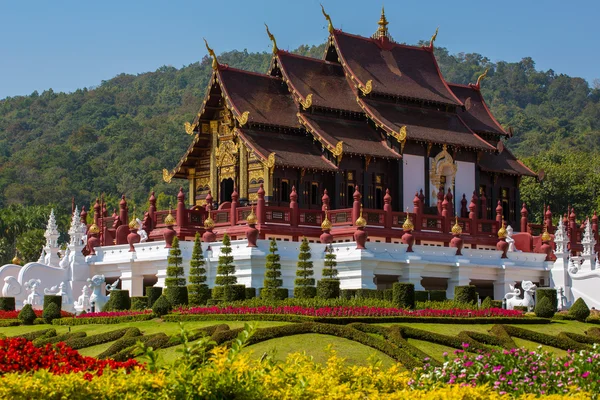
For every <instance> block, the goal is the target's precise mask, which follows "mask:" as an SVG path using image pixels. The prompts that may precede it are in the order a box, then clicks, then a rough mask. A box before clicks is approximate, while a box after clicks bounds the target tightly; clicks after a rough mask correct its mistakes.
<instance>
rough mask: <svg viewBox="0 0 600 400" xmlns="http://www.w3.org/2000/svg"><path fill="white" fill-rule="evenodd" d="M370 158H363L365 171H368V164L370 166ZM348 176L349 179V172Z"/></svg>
mask: <svg viewBox="0 0 600 400" xmlns="http://www.w3.org/2000/svg"><path fill="white" fill-rule="evenodd" d="M371 159H372V158H371V156H365V171H366V170H368V169H369V164H371ZM348 176H349V177H350V172H349V173H348ZM348 179H350V178H348Z"/></svg>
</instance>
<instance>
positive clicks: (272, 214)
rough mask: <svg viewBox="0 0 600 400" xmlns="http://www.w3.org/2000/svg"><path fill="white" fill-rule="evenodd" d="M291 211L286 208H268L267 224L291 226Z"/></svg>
mask: <svg viewBox="0 0 600 400" xmlns="http://www.w3.org/2000/svg"><path fill="white" fill-rule="evenodd" d="M290 214H291V209H290V208H286V207H267V208H266V211H265V222H266V223H278V224H290V222H291V221H290Z"/></svg>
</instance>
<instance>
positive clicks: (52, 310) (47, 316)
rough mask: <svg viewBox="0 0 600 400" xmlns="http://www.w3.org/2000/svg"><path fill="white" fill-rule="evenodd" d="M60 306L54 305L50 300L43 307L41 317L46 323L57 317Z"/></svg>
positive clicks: (58, 316)
mask: <svg viewBox="0 0 600 400" xmlns="http://www.w3.org/2000/svg"><path fill="white" fill-rule="evenodd" d="M60 317H61V315H60V308H58V306H57V305H56V303H54V302H51V303H49V304H48V306H47V307H44V311H43V312H42V318H43V319H44V321H46V323H47V324H51V323H52V321H53V320H55V319H59V318H60Z"/></svg>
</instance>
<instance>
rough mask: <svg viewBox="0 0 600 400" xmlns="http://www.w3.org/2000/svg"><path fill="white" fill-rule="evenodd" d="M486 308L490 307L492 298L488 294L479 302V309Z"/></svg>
mask: <svg viewBox="0 0 600 400" xmlns="http://www.w3.org/2000/svg"><path fill="white" fill-rule="evenodd" d="M488 308H492V299H491V298H490V296H488V297H486V298H485V299H483V301H482V302H481V309H482V310H487V309H488Z"/></svg>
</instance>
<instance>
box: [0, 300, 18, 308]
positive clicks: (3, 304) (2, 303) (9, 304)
mask: <svg viewBox="0 0 600 400" xmlns="http://www.w3.org/2000/svg"><path fill="white" fill-rule="evenodd" d="M0 311H15V298H14V297H0Z"/></svg>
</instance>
